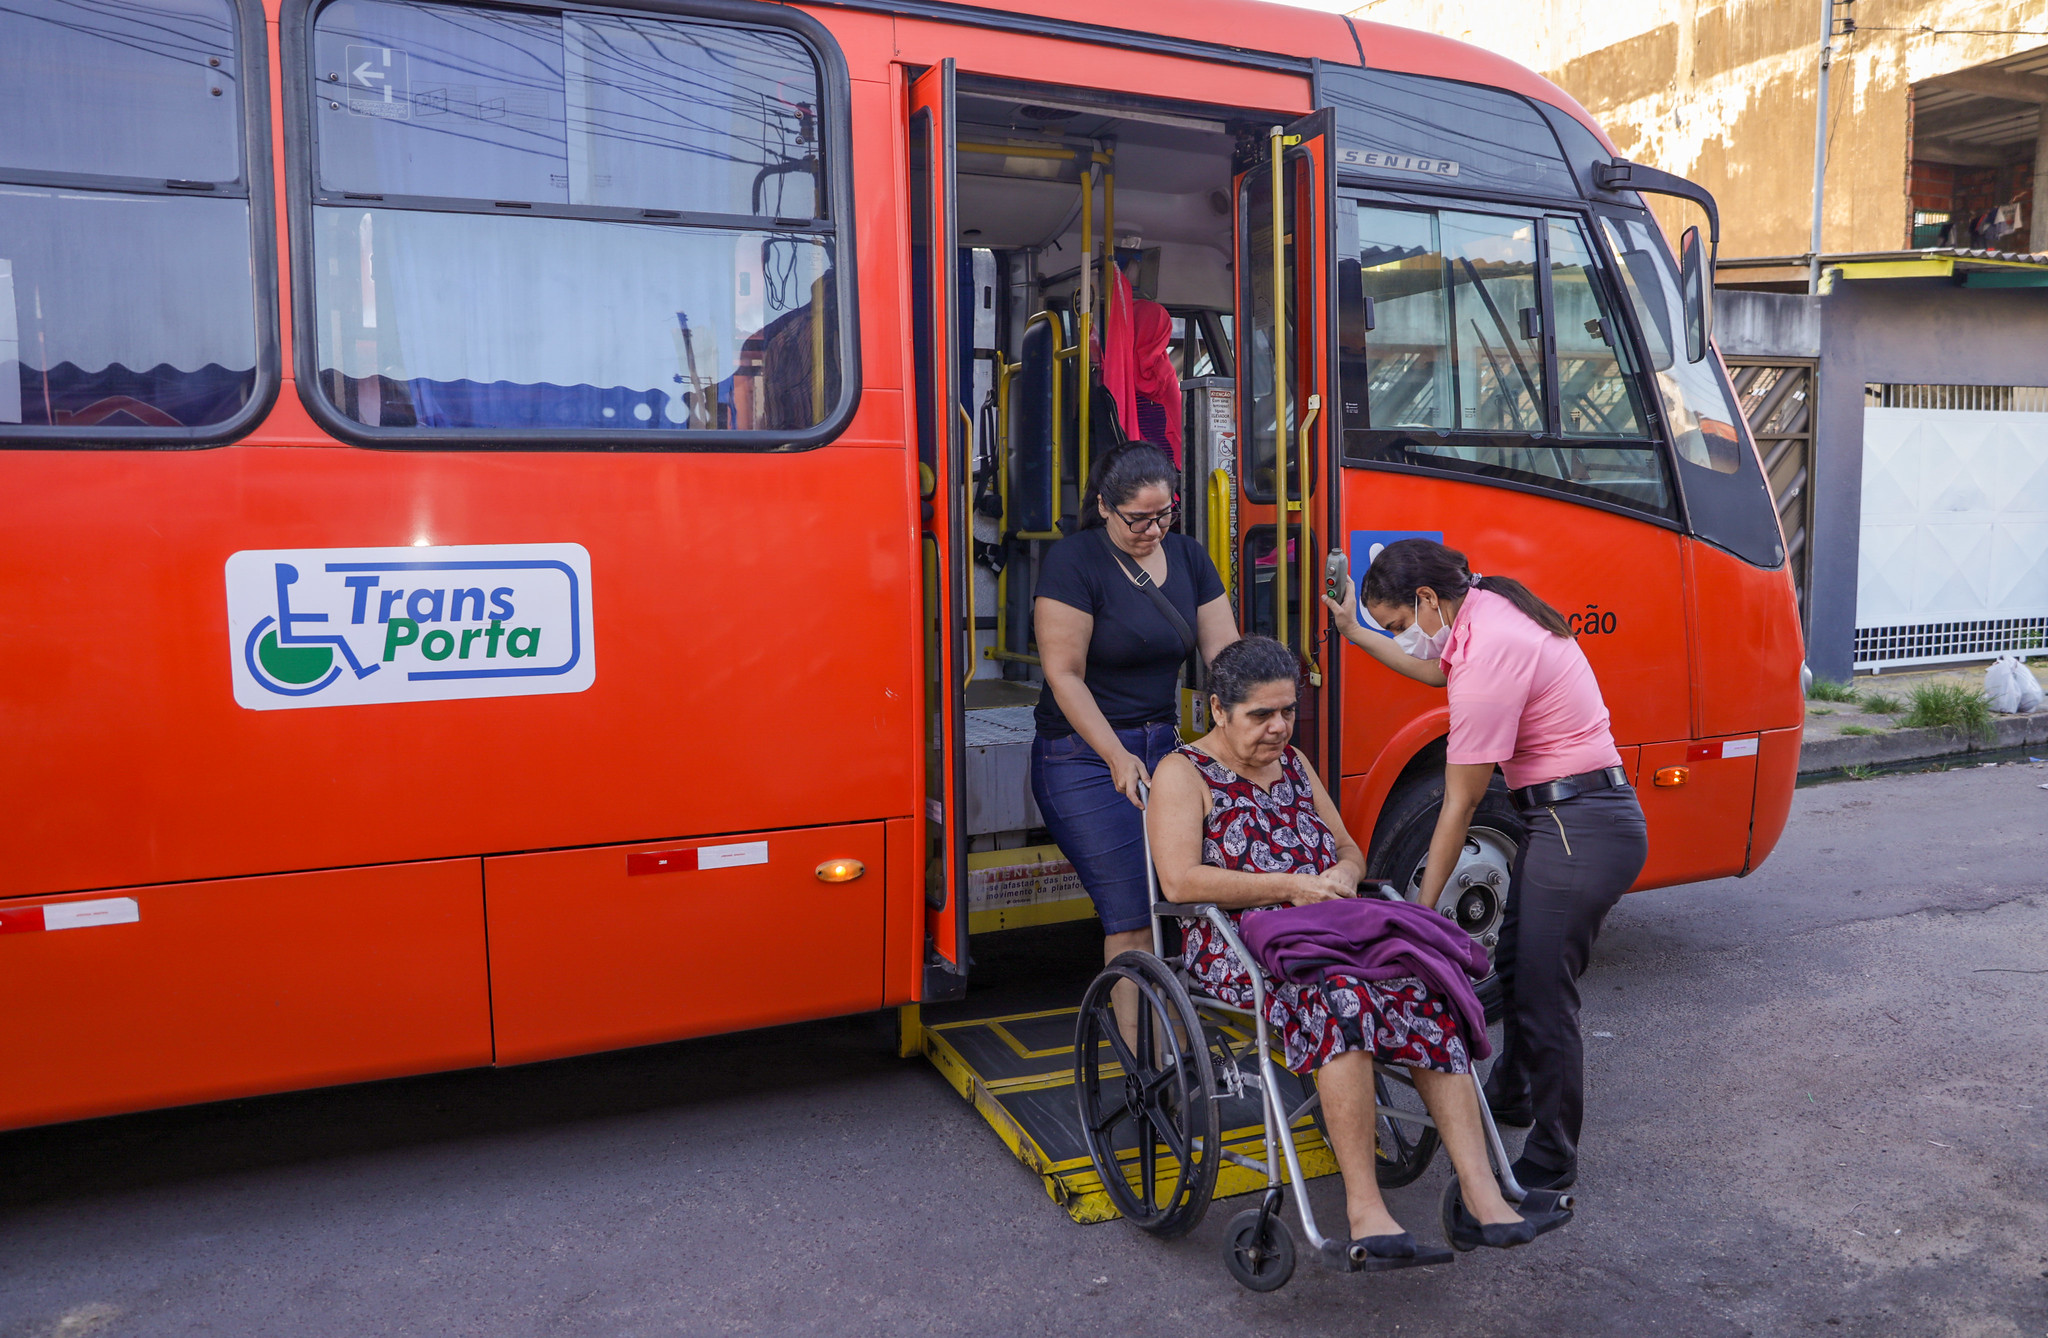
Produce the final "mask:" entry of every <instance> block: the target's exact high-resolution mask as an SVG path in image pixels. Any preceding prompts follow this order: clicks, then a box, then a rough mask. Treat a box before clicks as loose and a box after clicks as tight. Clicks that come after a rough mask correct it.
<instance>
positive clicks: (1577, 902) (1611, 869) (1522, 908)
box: [1486, 787, 1650, 1170]
mask: <svg viewBox="0 0 2048 1338" xmlns="http://www.w3.org/2000/svg"><path fill="white" fill-rule="evenodd" d="M1522 816H1523V820H1524V821H1526V822H1527V823H1528V824H1529V835H1528V839H1527V840H1526V841H1524V842H1523V844H1522V852H1521V854H1520V856H1518V857H1517V858H1516V860H1515V868H1514V882H1513V884H1512V888H1513V892H1512V895H1510V897H1509V898H1508V908H1507V918H1506V922H1505V923H1504V924H1503V925H1502V927H1501V936H1500V945H1499V947H1498V948H1496V949H1495V952H1494V966H1495V968H1496V969H1497V970H1498V971H1499V972H1500V979H1501V987H1502V996H1503V997H1502V1005H1501V1012H1502V1018H1501V1026H1502V1030H1503V1032H1504V1033H1505V1038H1504V1040H1503V1043H1502V1045H1501V1051H1500V1056H1499V1058H1498V1059H1497V1060H1495V1062H1494V1066H1493V1073H1492V1074H1491V1075H1490V1076H1489V1078H1488V1079H1487V1084H1486V1089H1487V1090H1486V1095H1487V1100H1488V1102H1489V1103H1491V1104H1492V1105H1495V1106H1501V1107H1507V1106H1519V1105H1521V1104H1522V1103H1523V1102H1524V1101H1527V1102H1528V1103H1529V1104H1530V1105H1531V1106H1532V1107H1533V1108H1534V1110H1535V1115H1536V1122H1535V1125H1534V1127H1532V1128H1531V1129H1530V1130H1529V1141H1528V1142H1527V1143H1526V1144H1525V1145H1524V1146H1523V1150H1522V1155H1523V1156H1524V1157H1525V1158H1527V1159H1528V1160H1529V1161H1530V1162H1531V1163H1533V1164H1534V1165H1537V1166H1543V1167H1548V1168H1550V1169H1552V1170H1563V1169H1564V1168H1566V1167H1569V1166H1572V1165H1574V1164H1575V1163H1576V1162H1577V1160H1578V1155H1579V1125H1580V1122H1581V1120H1582V1118H1583V1116H1584V1114H1585V1106H1586V1095H1585V1047H1584V1044H1583V1043H1582V1042H1581V1041H1580V1039H1579V977H1580V976H1581V975H1584V974H1585V971H1586V963H1587V960H1588V959H1589V958H1590V957H1591V956H1592V952H1593V940H1594V939H1595V938H1597V937H1599V934H1600V924H1601V922H1602V921H1603V920H1605V919H1606V918H1607V912H1608V911H1609V910H1610V909H1612V908H1613V906H1614V903H1615V902H1617V901H1619V900H1620V899H1621V894H1622V893H1624V892H1626V891H1628V889H1629V885H1630V884H1631V883H1633V882H1635V880H1636V875H1637V874H1640V873H1641V872H1642V871H1643V861H1644V859H1646V858H1647V857H1648V855H1649V850H1650V844H1649V837H1648V834H1647V832H1646V831H1645V828H1644V825H1643V810H1642V806H1641V805H1640V804H1638V803H1637V802H1636V793H1635V791H1634V790H1632V789H1628V788H1625V787H1624V788H1620V789H1613V790H1596V791H1594V792H1593V793H1591V794H1582V795H1579V796H1577V797H1575V798H1572V799H1567V800H1565V801H1564V802H1563V803H1561V804H1557V805H1554V806H1549V807H1544V808H1534V809H1529V810H1527V811H1526V812H1524V813H1523V815H1522Z"/></svg>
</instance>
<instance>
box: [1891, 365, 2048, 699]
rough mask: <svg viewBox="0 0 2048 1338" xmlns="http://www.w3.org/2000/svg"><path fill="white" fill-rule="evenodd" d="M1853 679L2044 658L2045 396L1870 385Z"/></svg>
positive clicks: (2047, 552) (2022, 390)
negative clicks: (1913, 668) (1920, 667)
mask: <svg viewBox="0 0 2048 1338" xmlns="http://www.w3.org/2000/svg"><path fill="white" fill-rule="evenodd" d="M1856 586H1857V589H1856V650H1855V661H1854V662H1855V665H1856V667H1857V668H1859V669H1878V668H1887V667H1894V666H1904V665H1909V664H1937V663H1941V662H1944V661H1956V660H1976V659H1986V658H1989V657H1991V656H1994V655H2001V654H2005V653H2007V652H2012V651H2016V652H2019V653H2020V654H2023V655H2024V654H2028V653H2034V654H2040V653H2042V652H2043V651H2044V650H2048V387H2041V386H1934V385H1897V384H1894V385H1876V384H1872V385H1867V386H1866V387H1865V389H1864V409H1863V502H1862V521H1861V525H1860V539H1859V544H1858V552H1857V578H1856Z"/></svg>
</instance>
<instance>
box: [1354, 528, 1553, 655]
mask: <svg viewBox="0 0 2048 1338" xmlns="http://www.w3.org/2000/svg"><path fill="white" fill-rule="evenodd" d="M1423 586H1428V587H1429V588H1430V589H1432V590H1434V591H1436V592H1437V594H1438V596H1439V597H1441V598H1444V599H1462V598H1463V597H1464V596H1465V595H1467V594H1469V593H1471V592H1472V591H1474V590H1484V591H1486V592H1487V593H1488V594H1491V595H1499V596H1500V597H1501V598H1502V599H1505V600H1506V601H1507V602H1508V603H1510V604H1512V605H1514V606H1515V607H1516V608H1517V609H1519V610H1521V612H1522V614H1523V616H1524V617H1526V618H1528V620H1529V621H1530V622H1532V623H1535V624H1536V625H1537V626H1538V627H1541V628H1542V629H1543V630H1544V631H1546V632H1548V633H1550V634H1551V635H1552V636H1561V637H1569V636H1570V635H1571V634H1572V626H1571V624H1570V623H1568V622H1566V621H1565V618H1564V615H1563V614H1562V613H1559V612H1558V611H1557V610H1556V609H1553V608H1551V607H1550V605H1548V604H1546V603H1544V602H1543V601H1542V600H1540V599H1538V598H1537V597H1536V594H1535V592H1534V591H1532V590H1530V589H1529V587H1528V586H1526V585H1523V584H1522V583H1521V582H1520V581H1518V580H1516V579H1515V578H1514V577H1512V576H1474V575H1473V574H1472V569H1471V567H1470V566H1469V565H1468V564H1467V563H1466V561H1465V555H1464V554H1463V553H1460V552H1458V551H1457V550H1456V549H1454V548H1446V547H1444V546H1443V545H1442V544H1440V543H1437V542H1436V541H1434V540H1431V539H1397V540H1395V541H1394V542H1393V543H1390V544H1388V545H1387V546H1386V547H1385V548H1382V549H1381V550H1380V553H1379V556H1378V557H1376V558H1374V559H1373V560H1372V566H1371V567H1369V568H1367V569H1366V573H1365V581H1364V582H1363V588H1362V589H1361V590H1360V591H1359V596H1360V598H1361V599H1362V600H1363V602H1365V603H1367V604H1396V605H1399V606H1401V607H1402V608H1412V607H1414V605H1415V592H1416V591H1417V590H1418V589H1420V588H1422V587H1423Z"/></svg>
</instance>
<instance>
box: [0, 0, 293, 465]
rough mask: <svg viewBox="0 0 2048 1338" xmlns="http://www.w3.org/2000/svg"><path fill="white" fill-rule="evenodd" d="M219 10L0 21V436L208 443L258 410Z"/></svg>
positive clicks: (242, 72)
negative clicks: (2, 60)
mask: <svg viewBox="0 0 2048 1338" xmlns="http://www.w3.org/2000/svg"><path fill="white" fill-rule="evenodd" d="M239 29H240V16H239V14H238V13H237V11H236V9H235V8H234V6H233V5H232V4H231V3H229V2H228V0H134V2H133V3H129V4H123V5H119V6H111V7H104V8H103V7H89V8H81V7H80V6H78V5H77V4H73V3H68V2H67V0H15V2H14V3H11V4H9V5H7V6H6V7H4V8H0V51H4V52H6V53H7V54H6V65H7V77H6V78H5V79H0V125H4V126H6V127H7V128H8V131H9V133H8V134H7V136H6V137H5V139H4V141H0V183H5V189H0V439H4V438H6V437H10V436H22V437H34V438H39V439H44V440H47V439H49V438H51V437H58V438H77V439H80V443H79V444H84V442H85V440H90V439H97V440H98V441H100V442H105V441H107V440H108V439H110V438H111V439H114V440H133V441H135V443H136V444H138V445H140V444H163V443H164V442H165V441H166V440H177V439H180V438H182V439H185V440H193V441H199V440H212V439H218V438H219V437H220V436H221V435H222V434H224V433H228V432H231V431H232V430H233V427H234V425H235V424H236V423H237V422H238V421H239V420H241V419H242V418H243V417H245V415H246V414H247V413H249V412H253V409H252V404H253V401H254V400H255V399H256V397H257V380H258V367H257V343H258V341H257V323H256V322H257V292H256V285H255V279H254V272H255V270H256V268H257V265H256V262H255V260H254V258H253V256H254V238H253V233H252V230H251V229H252V219H251V215H250V210H249V173H248V171H247V170H246V165H245V162H244V145H245V143H246V140H247V131H246V130H245V125H246V122H245V119H244V117H245V109H244V107H243V105H242V96H241V89H242V84H243V80H244V78H245V77H247V76H248V75H250V74H251V73H253V71H250V70H247V69H245V67H244V66H243V63H242V61H241V58H240V57H241V51H240V43H239V40H238V32H239Z"/></svg>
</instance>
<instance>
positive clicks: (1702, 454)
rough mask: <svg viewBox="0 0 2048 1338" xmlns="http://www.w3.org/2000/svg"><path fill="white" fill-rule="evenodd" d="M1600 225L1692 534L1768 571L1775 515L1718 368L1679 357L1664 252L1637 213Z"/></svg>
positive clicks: (1670, 273)
mask: <svg viewBox="0 0 2048 1338" xmlns="http://www.w3.org/2000/svg"><path fill="white" fill-rule="evenodd" d="M1600 223H1601V226H1602V228H1603V229H1604V230H1605V232H1606V234H1607V242H1608V245H1610V246H1612V247H1613V248H1614V254H1615V256H1616V257H1617V259H1619V261H1620V262H1621V263H1620V265H1619V266H1618V269H1619V271H1620V274H1621V280H1622V286H1623V288H1624V289H1625V290H1626V291H1627V292H1628V295H1629V301H1630V303H1631V305H1633V306H1634V308H1635V313H1636V323H1637V324H1638V325H1640V326H1641V327H1642V332H1643V342H1644V345H1645V354H1646V356H1647V358H1648V360H1649V369H1650V374H1651V379H1652V380H1653V381H1655V383H1656V386H1657V394H1658V398H1659V399H1660V400H1662V401H1663V405H1664V416H1665V421H1666V422H1668V423H1669V424H1670V426H1671V438H1672V444H1673V446H1675V447H1676V449H1677V457H1678V469H1679V486H1680V488H1681V490H1682V491H1683V493H1684V495H1685V500H1686V509H1687V511H1688V513H1689V518H1690V520H1691V522H1692V529H1693V531H1694V533H1696V534H1698V535H1699V536H1700V537H1701V538H1703V539H1706V540H1708V541H1710V542H1712V543H1715V544H1719V545H1720V546H1721V547H1723V548H1726V549H1728V550H1730V551H1731V552H1734V553H1736V554H1738V555H1740V556H1742V557H1744V558H1747V559H1748V560H1749V561H1751V562H1754V563H1756V564H1758V565H1759V566H1765V567H1775V566H1776V565H1778V563H1779V562H1780V561H1782V560H1783V559H1784V555H1785V546H1784V540H1783V538H1782V536H1781V535H1780V534H1779V531H1778V513H1777V508H1776V507H1775V506H1774V505H1773V504H1772V502H1771V496H1770V491H1769V489H1768V488H1767V487H1766V486H1765V483H1764V477H1763V470H1762V468H1761V466H1759V465H1758V463H1757V459H1756V452H1755V451H1754V450H1753V449H1751V447H1750V444H1749V439H1748V436H1747V434H1746V432H1745V431H1744V430H1743V427H1742V419H1741V416H1740V415H1739V414H1737V413H1736V411H1735V407H1734V403H1735V401H1734V396H1733V395H1732V394H1731V393H1730V391H1729V387H1728V385H1727V382H1726V381H1725V380H1724V379H1723V377H1722V374H1721V367H1720V363H1719V361H1718V360H1717V359H1716V358H1714V357H1712V356H1709V357H1706V358H1702V359H1701V360H1700V361H1698V362H1687V361H1686V360H1685V358H1684V356H1683V345H1682V341H1683V339H1684V330H1685V326H1684V320H1685V312H1684V302H1683V299H1682V298H1681V296H1680V292H1679V287H1678V275H1677V273H1676V272H1675V271H1674V269H1673V268H1672V264H1671V254H1670V252H1669V251H1668V250H1667V249H1666V248H1665V246H1664V245H1663V241H1662V238H1660V237H1658V236H1656V235H1654V234H1653V233H1652V231H1651V229H1652V228H1653V227H1654V226H1655V225H1654V224H1652V223H1651V222H1650V221H1649V220H1648V219H1647V218H1645V217H1643V216H1641V215H1634V216H1627V217H1619V218H1617V217H1615V216H1613V215H1611V214H1603V215H1602V216H1601V219H1600Z"/></svg>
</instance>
